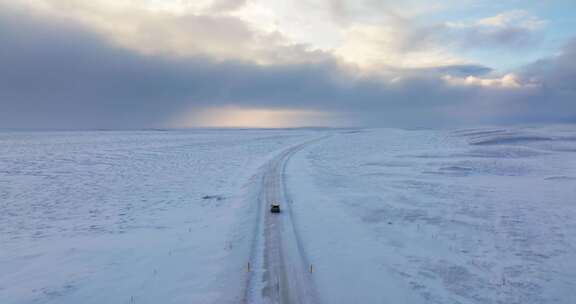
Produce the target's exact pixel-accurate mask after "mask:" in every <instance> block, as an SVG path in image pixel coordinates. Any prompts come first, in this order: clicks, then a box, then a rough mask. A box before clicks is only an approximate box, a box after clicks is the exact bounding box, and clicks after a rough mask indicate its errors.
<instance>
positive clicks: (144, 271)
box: [0, 127, 576, 304]
mask: <svg viewBox="0 0 576 304" xmlns="http://www.w3.org/2000/svg"><path fill="white" fill-rule="evenodd" d="M575 198H576V129H575V128H573V127H554V128H552V127H547V128H510V129H498V128H483V129H473V130H458V131H429V130H414V131H409V130H393V129H380V130H312V129H310V130H190V131H168V132H163V131H146V132H144V131H142V132H51V133H50V132H39V133H23V132H12V133H10V132H4V133H0V303H1V304H5V303H6V304H28V303H30V304H32V303H64V304H68V303H70V304H71V303H74V304H76V303H94V304H101V303H201V304H204V303H207V304H210V303H218V304H220V303H327V304H337V303H363V304H364V303H406V304H420V303H442V304H451V303H454V304H456V303H466V304H486V303H488V304H496V303H499V304H540V303H560V304H572V303H576V302H575V301H576V206H575V205H576V200H575ZM270 200H280V201H279V202H278V203H280V205H281V207H282V210H283V212H282V213H281V214H274V215H272V214H270V213H269V212H268V207H269V205H268V204H269V203H271V202H269V201H270ZM248 262H250V263H251V264H250V271H248ZM309 264H311V265H312V268H310V265H309Z"/></svg>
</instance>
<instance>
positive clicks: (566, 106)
mask: <svg viewBox="0 0 576 304" xmlns="http://www.w3.org/2000/svg"><path fill="white" fill-rule="evenodd" d="M574 122H576V2H575V1H574V0H566V1H563V0H533V1H530V0H501V1H492V0H438V1H433V0H421V1H418V0H403V1H387V0H291V1H286V0H0V128H26V129H28V128H32V129H44V128H45V129H54V128H56V129H60V128H63V129H91V128H185V127H297V126H382V127H410V128H412V127H451V126H471V125H478V124H514V123H522V124H533V123H574Z"/></svg>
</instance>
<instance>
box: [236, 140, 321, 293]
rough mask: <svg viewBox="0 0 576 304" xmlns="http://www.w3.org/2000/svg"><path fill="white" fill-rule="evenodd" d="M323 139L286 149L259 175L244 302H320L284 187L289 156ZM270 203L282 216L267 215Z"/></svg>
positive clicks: (290, 202) (290, 203)
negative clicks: (273, 204)
mask: <svg viewBox="0 0 576 304" xmlns="http://www.w3.org/2000/svg"><path fill="white" fill-rule="evenodd" d="M324 138H325V137H321V138H319V139H314V140H311V141H307V142H304V143H302V144H299V145H296V146H293V147H291V148H289V149H286V150H285V151H283V152H282V153H281V154H280V155H278V156H276V157H275V158H274V159H272V160H270V161H269V162H268V163H267V164H266V165H265V166H264V167H263V170H262V172H261V173H260V176H259V180H260V191H259V193H258V213H259V216H258V224H257V227H256V235H255V236H254V244H253V247H252V254H251V265H252V269H251V272H250V275H249V277H248V281H247V286H246V289H245V294H244V297H243V301H242V302H243V303H246V304H253V303H279V304H288V303H290V304H292V303H294V304H295V303H302V304H314V303H319V300H318V295H317V294H316V289H315V287H314V281H313V278H312V275H313V274H312V273H310V269H309V267H310V263H309V261H308V258H307V257H306V253H305V251H304V247H303V244H302V241H301V239H300V235H299V232H298V227H297V225H296V224H295V218H294V216H293V213H292V208H291V205H292V204H293V202H292V200H291V199H290V196H289V194H288V191H287V188H286V180H285V169H286V164H287V162H288V160H289V159H290V157H291V156H292V155H294V154H295V153H297V152H298V151H300V150H302V149H303V148H304V147H305V146H306V145H308V144H311V143H313V142H316V141H318V140H322V139H324ZM272 202H278V203H280V207H281V208H282V213H280V214H273V213H270V210H268V208H269V205H270V203H272Z"/></svg>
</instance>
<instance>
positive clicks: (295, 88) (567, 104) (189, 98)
mask: <svg viewBox="0 0 576 304" xmlns="http://www.w3.org/2000/svg"><path fill="white" fill-rule="evenodd" d="M572 50H573V48H572V47H570V46H569V47H567V50H565V53H564V55H562V56H560V57H558V58H553V59H549V60H545V61H542V62H540V63H537V64H536V65H535V66H534V67H531V68H530V69H529V70H530V71H534V72H528V71H527V72H526V73H525V75H524V76H523V77H536V76H539V77H542V79H541V81H542V82H544V83H546V81H554V83H558V82H557V81H558V80H555V77H557V78H562V77H573V75H574V69H573V68H571V67H570V66H564V61H568V60H573V58H574V57H573V56H574V53H573V52H572ZM572 67H573V66H572ZM564 68H566V69H567V70H563V69H564ZM542 70H546V71H547V72H545V73H544V72H542V73H541V72H539V71H542ZM488 71H489V69H488V68H486V67H482V66H452V67H437V68H431V69H428V70H398V71H396V73H397V75H398V76H399V77H398V79H397V80H395V81H393V82H390V81H389V80H382V79H379V78H377V77H374V76H364V77H358V76H353V75H352V74H351V73H348V72H347V71H346V70H345V69H343V68H341V67H340V66H339V65H338V63H337V62H336V61H334V60H333V59H331V58H330V57H329V56H325V57H324V59H323V60H319V61H315V62H314V63H313V64H292V65H287V64H285V65H274V66H261V65H254V64H250V63H245V62H237V61H214V60H212V59H211V58H209V57H198V56H196V57H189V58H175V57H162V56H144V55H140V54H137V53H134V52H131V51H128V50H125V49H121V48H118V47H114V46H112V45H110V44H109V43H108V42H106V41H105V40H103V39H102V38H101V37H100V36H99V35H96V34H94V33H92V32H90V31H89V30H87V29H82V28H81V27H78V26H77V25H71V24H69V23H66V22H64V21H61V20H60V21H59V20H52V19H38V18H32V17H31V16H26V15H18V14H16V15H12V16H8V15H3V16H2V17H1V18H0V108H1V109H2V110H1V111H0V127H2V128H146V127H162V126H163V125H164V124H165V123H166V121H167V120H169V119H170V118H171V117H173V116H174V115H177V114H179V113H181V112H182V111H184V110H187V109H189V108H196V109H203V108H207V107H217V106H224V105H236V106H241V107H254V108H279V109H286V108H289V109H303V110H319V111H328V112H336V113H342V114H343V115H345V116H346V117H347V118H348V122H349V123H351V124H356V125H373V126H400V127H426V126H428V127H429V126H444V125H453V124H463V123H464V124H465V123H473V122H524V121H557V120H562V121H566V120H570V119H572V118H573V117H571V116H570V115H571V114H569V113H574V106H573V104H572V103H571V100H573V99H567V98H566V96H564V95H559V94H556V93H554V91H553V90H545V89H530V90H523V89H520V90H513V89H506V88H500V89H494V88H481V87H468V86H451V85H448V84H446V83H445V82H444V81H443V80H441V79H440V77H439V75H440V74H446V73H464V74H466V73H476V74H478V75H481V74H483V73H486V72H488ZM531 73H533V74H534V75H532V74H531ZM566 86H568V87H570V86H569V85H568V82H566ZM570 96H572V97H573V95H569V96H568V97H570ZM487 101H488V102H487ZM545 106H546V108H547V109H550V110H548V111H542V109H543V107H545Z"/></svg>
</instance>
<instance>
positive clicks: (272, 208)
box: [270, 204, 280, 213]
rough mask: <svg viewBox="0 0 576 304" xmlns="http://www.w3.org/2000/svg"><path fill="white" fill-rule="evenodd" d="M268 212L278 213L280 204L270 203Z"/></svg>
mask: <svg viewBox="0 0 576 304" xmlns="http://www.w3.org/2000/svg"><path fill="white" fill-rule="evenodd" d="M270 212H272V213H280V204H272V205H270Z"/></svg>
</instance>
